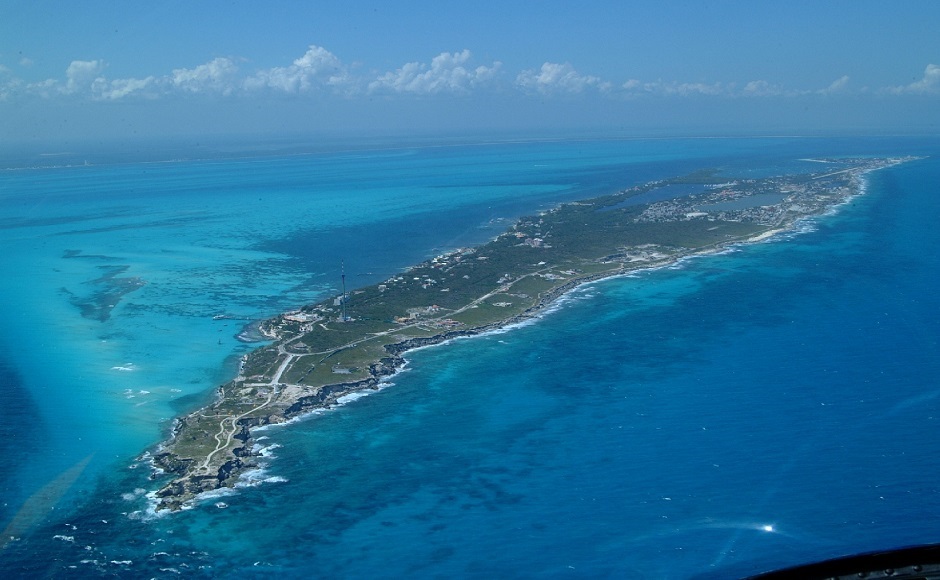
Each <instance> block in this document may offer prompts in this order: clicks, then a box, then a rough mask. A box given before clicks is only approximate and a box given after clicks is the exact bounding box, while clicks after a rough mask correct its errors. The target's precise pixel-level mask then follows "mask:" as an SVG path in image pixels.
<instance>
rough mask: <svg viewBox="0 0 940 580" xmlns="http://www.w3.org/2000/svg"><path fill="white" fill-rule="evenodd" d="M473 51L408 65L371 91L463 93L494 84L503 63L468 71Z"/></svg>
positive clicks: (377, 81)
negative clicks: (487, 84)
mask: <svg viewBox="0 0 940 580" xmlns="http://www.w3.org/2000/svg"><path fill="white" fill-rule="evenodd" d="M470 58H471V54H470V51H469V50H467V49H464V50H463V51H461V52H454V53H450V52H442V53H441V54H439V55H437V56H435V57H434V58H433V59H431V64H430V65H427V64H424V63H418V62H409V63H407V64H405V65H404V66H402V67H401V68H399V69H398V70H395V71H393V72H387V73H385V74H384V75H382V76H380V77H378V78H377V79H375V80H374V81H372V82H371V83H369V91H371V92H374V91H382V90H390V91H393V92H398V93H418V94H431V93H441V92H450V93H462V92H467V91H469V90H470V89H471V88H474V87H477V86H480V85H484V84H486V83H488V82H490V81H492V80H493V79H494V78H495V77H496V75H497V73H498V72H499V69H500V67H501V66H502V63H500V62H498V61H497V62H494V63H493V65H492V66H488V67H487V66H478V67H476V68H468V67H466V66H464V65H465V64H466V63H467V62H468V61H469V60H470Z"/></svg>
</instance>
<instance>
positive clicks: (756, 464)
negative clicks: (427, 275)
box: [0, 137, 940, 578]
mask: <svg viewBox="0 0 940 580" xmlns="http://www.w3.org/2000/svg"><path fill="white" fill-rule="evenodd" d="M56 153H57V154H56V155H35V156H31V155H26V154H21V155H19V156H18V157H16V158H13V157H11V158H9V159H6V160H5V161H4V160H0V161H3V163H0V165H2V166H4V167H6V169H0V244H2V245H0V248H2V256H0V321H2V325H0V401H2V413H0V452H2V455H0V456H2V458H3V462H2V464H0V500H2V503H0V528H2V529H3V530H4V531H3V536H2V537H0V570H2V571H3V572H4V573H5V574H7V575H8V576H10V577H30V578H36V577H56V578H70V577H75V578H96V577H141V578H152V577H156V578H175V577H178V576H182V577H196V578H216V577H220V578H227V577H238V578H253V577H269V576H277V577H298V578H299V577H304V578H306V577H322V578H398V577H419V578H425V577H447V578H454V577H457V578H461V577H467V578H492V577H500V578H504V577H509V578H512V577H575V578H624V577H639V578H691V577H707V578H727V577H741V576H746V575H748V574H754V573H757V572H761V571H766V570H770V569H773V568H779V567H784V566H789V565H795V564H800V563H806V562H808V561H811V560H818V559H823V558H828V557H835V556H840V555H846V554H852V553H857V552H864V551H872V550H878V549H885V548H890V547H898V546H906V545H912V544H922V543H931V542H940V525H938V522H940V479H938V474H940V292H938V291H937V288H940V254H938V248H940V227H938V224H937V218H938V216H940V139H935V138H902V137H891V138H888V137H881V138H838V139H824V138H796V137H792V138H749V139H743V138H736V139H650V140H640V139H637V140H628V139H599V138H598V139H580V140H579V139H563V140H554V141H547V140H541V141H526V140H517V141H512V142H508V141H502V142H500V141H492V142H483V141H476V142H469V143H459V142H454V141H450V142H446V143H438V144H436V143H434V142H431V141H422V142H420V143H418V142H411V143H410V144H409V143H407V142H405V143H402V142H395V141H385V142H378V141H373V142H371V143H368V144H365V143H362V144H358V145H357V144H355V143H350V142H345V143H343V144H342V146H341V145H340V144H338V143H337V144H336V145H335V146H333V147H331V146H330V144H329V143H325V144H324V143H318V144H317V145H316V147H313V146H311V147H308V148H307V149H305V148H304V146H303V145H302V144H294V145H292V146H291V147H290V148H289V150H288V148H286V147H285V148H282V149H281V150H279V149H278V148H277V147H268V148H265V149H263V150H262V149H261V148H257V149H256V150H252V148H251V147H243V148H240V149H237V148H235V147H232V148H230V149H228V150H225V151H222V150H217V151H215V152H214V153H213V154H208V153H207V152H206V151H199V152H185V151H182V152H177V153H176V154H174V155H173V156H168V154H167V153H166V151H164V150H161V151H160V152H159V153H158V152H156V151H154V152H152V153H148V151H147V150H146V148H145V147H144V148H139V149H136V150H135V151H134V154H135V155H136V156H134V155H129V154H128V152H127V151H126V150H123V151H120V152H118V151H112V152H108V150H107V148H102V149H100V150H97V151H95V152H93V153H89V154H88V155H85V154H83V153H82V152H68V153H67V154H66V153H64V152H56ZM859 155H860V156H880V155H886V156H901V155H917V156H921V157H922V158H921V159H919V160H916V161H910V162H908V163H905V164H902V165H899V166H896V167H892V168H889V169H885V170H881V171H878V172H874V173H872V174H870V175H869V176H868V180H867V181H868V183H867V191H866V193H865V195H863V196H860V197H857V198H855V199H854V200H853V201H851V202H850V203H848V204H846V205H844V206H842V207H841V208H840V209H839V210H838V211H837V212H836V213H834V214H832V215H827V216H823V217H819V218H815V219H813V220H811V221H808V222H805V223H803V224H801V227H800V228H799V231H798V232H796V233H793V234H787V235H783V236H778V237H776V238H773V239H771V240H770V241H768V242H764V243H759V244H753V245H749V246H739V247H734V248H731V249H729V250H728V251H726V252H724V253H722V254H720V255H711V256H705V257H698V258H694V259H690V260H686V261H684V262H682V263H681V264H679V265H677V266H676V267H672V268H667V269H660V270H654V271H648V272H642V273H640V274H637V275H634V276H631V277H623V278H617V279H610V280H606V281H602V282H597V283H592V284H590V285H586V286H583V287H581V288H579V289H577V290H576V291H574V292H572V293H571V294H569V295H568V296H566V297H565V298H564V299H562V300H561V301H560V302H559V303H558V304H557V306H556V307H555V308H553V309H552V310H551V311H550V312H548V313H546V314H545V315H544V316H542V317H541V318H540V319H538V320H537V321H535V322H532V323H527V324H525V325H522V326H520V327H516V328H512V329H508V330H506V331H503V332H500V333H494V334H489V335H485V336H482V337H476V338H471V339H464V340H457V341H453V342H450V343H447V344H445V345H441V346H438V347H433V348H428V349H423V350H419V351H413V352H411V353H409V354H408V355H407V358H408V361H409V363H408V365H407V367H406V370H405V371H404V372H402V373H400V374H398V375H396V376H395V377H394V378H393V379H392V380H391V381H390V382H389V383H388V384H387V385H386V387H385V388H383V389H382V390H380V391H378V392H377V393H374V394H371V395H369V396H365V397H361V398H355V399H354V400H350V401H349V402H348V403H347V404H345V405H343V406H341V407H338V408H335V409H332V410H330V411H326V412H322V413H319V414H315V415H311V416H308V417H307V418H305V419H303V420H301V421H299V422H296V423H293V424H290V425H288V426H283V427H277V428H271V429H267V430H262V431H259V432H257V433H256V435H257V436H258V437H259V438H260V441H259V445H262V446H264V447H265V448H266V454H267V455H268V459H267V460H266V461H267V465H266V467H265V468H264V470H262V471H259V472H256V473H253V474H251V476H250V477H249V478H247V479H246V480H245V481H244V482H243V484H242V485H241V486H240V487H239V488H238V489H237V490H236V491H234V492H232V493H227V494H219V495H218V496H216V497H211V498H206V499H205V500H204V501H202V502H201V503H199V504H198V505H196V506H195V507H193V508H192V509H190V510H187V511H184V512H180V513H175V514H169V515H160V516H155V515H154V514H153V513H152V509H151V504H150V502H149V500H148V498H147V493H148V492H151V491H153V490H155V489H156V488H157V487H158V486H159V483H160V482H159V481H153V480H151V479H150V477H149V476H150V470H149V469H148V464H147V462H146V456H144V457H143V459H141V456H142V454H145V453H146V452H148V451H153V450H154V449H155V448H156V446H157V445H158V444H159V443H160V441H162V440H163V439H165V438H166V436H167V435H168V433H169V429H170V427H171V421H172V418H173V417H174V416H176V415H179V414H182V413H185V412H188V411H191V410H193V409H195V408H197V407H199V406H201V405H203V404H205V403H206V402H208V401H210V400H211V397H212V393H213V389H214V387H216V386H217V385H219V384H221V383H223V382H225V381H226V380H228V379H229V378H231V377H232V376H233V375H234V373H235V365H236V364H237V359H238V357H239V356H241V355H242V354H244V353H245V352H247V351H248V350H249V349H251V348H254V347H255V346H257V345H256V344H248V343H245V342H242V341H240V340H239V339H238V335H239V334H240V333H241V332H242V331H243V330H244V329H245V328H246V327H249V326H250V324H251V323H252V321H256V320H258V319H261V318H264V317H267V316H271V315H273V314H275V313H278V312H281V311H284V310H288V309H290V308H293V307H296V306H300V305H302V304H305V303H308V302H313V301H316V300H319V299H321V298H323V297H324V296H326V295H328V294H329V293H335V292H336V291H337V288H338V286H339V282H340V270H341V264H343V263H344V264H345V271H346V273H347V282H348V283H351V284H352V286H362V285H367V284H371V283H374V282H378V281H380V280H382V279H385V278H387V277H389V276H391V275H392V274H394V273H396V272H398V271H400V270H402V269H404V268H406V267H407V266H409V265H410V264H413V263H416V262H419V261H421V260H423V259H425V258H428V257H431V256H433V255H436V254H439V253H441V252H443V251H446V250H449V249H453V248H455V247H459V246H467V245H473V244H478V243H481V242H484V241H486V240H487V239H489V238H491V237H493V236H495V235H497V234H499V233H500V232H501V231H503V229H505V228H506V227H508V226H509V225H510V224H511V223H512V222H513V221H514V220H515V219H516V218H518V217H519V216H522V215H527V214H531V213H534V212H536V211H539V210H541V209H545V208H549V207H552V206H553V205H556V204H558V203H560V202H564V201H567V200H575V199H579V198H584V197H589V196H593V195H597V194H601V193H609V192H613V191H616V190H618V189H621V188H624V187H629V186H632V185H635V184H638V183H643V182H646V181H649V180H652V179H658V178H664V177H669V176H673V175H680V174H684V173H687V172H691V171H695V170H698V169H703V168H719V169H720V170H721V171H722V173H723V174H725V175H728V176H729V177H749V176H763V175H775V174H780V173H788V172H795V171H805V170H810V169H814V167H813V163H812V162H810V161H807V159H808V158H818V157H823V156H833V157H836V156H838V157H842V156H859ZM86 162H87V164H86ZM11 537H13V538H15V539H11Z"/></svg>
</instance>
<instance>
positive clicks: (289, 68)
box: [0, 0, 940, 145]
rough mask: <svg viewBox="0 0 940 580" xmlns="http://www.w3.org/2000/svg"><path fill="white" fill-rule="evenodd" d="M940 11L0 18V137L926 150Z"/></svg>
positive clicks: (283, 5) (672, 8)
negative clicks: (785, 140) (578, 141)
mask: <svg viewBox="0 0 940 580" xmlns="http://www.w3.org/2000/svg"><path fill="white" fill-rule="evenodd" d="M938 20H940V3H936V2H930V1H909V2H903V3H887V2H877V1H872V0H863V1H858V0H855V1H851V2H849V1H843V0H840V1H835V2H826V3H810V2H791V3H784V4H781V3H771V2H743V1H728V2H695V3H681V4H680V3H669V4H663V3H654V2H644V3H623V2H613V1H609V2H592V3H568V2H562V1H556V0H551V1H545V2H512V3H503V2H493V1H490V0H487V1H485V2H477V3H473V4H470V3H458V2H430V1H425V0H422V1H417V2H408V3H395V4H393V3H379V2H367V1H362V0H356V1H352V2H348V1H347V2H317V3H310V4H300V3H292V2H283V1H275V2H269V3H263V4H261V3H236V4H234V5H231V4H229V3H222V2H218V1H214V0H213V1H208V2H201V3H184V2H177V1H174V2H163V3H133V4H128V3H122V2H117V1H114V0H98V1H93V2H87V3H82V4H80V5H78V4H75V5H62V4H60V3H54V2H50V1H48V0H41V1H34V2H26V1H22V0H16V1H11V2H6V3H4V4H3V6H2V7H0V141H2V142H3V143H2V144H7V145H9V144H11V143H17V142H44V141H62V140H65V141H76V142H77V141H83V140H85V141H89V140H96V139H113V138H119V139H123V138H130V137H134V138H141V137H143V138H150V137H174V136H184V135H193V134H201V135H212V136H225V135H236V134H237V135H246V134H247V135H271V134H278V133H306V134H318V133H319V134H322V133H342V134H349V135H357V134H365V133H372V132H385V133H399V134H408V133H410V132H458V133H459V132H469V131H473V132H477V133H479V132H486V131H497V130H499V131H518V132H525V131H529V132H533V131H538V132H552V131H570V130H579V131H586V130H603V131H616V132H620V133H623V134H629V135H633V134H635V135H650V134H764V133H776V134H780V133H786V134H795V133H799V134H833V133H836V134H838V133H850V134H860V133H875V134H877V133H936V131H937V129H938V126H940V106H938V105H940V35H938V34H936V23H937V22H938Z"/></svg>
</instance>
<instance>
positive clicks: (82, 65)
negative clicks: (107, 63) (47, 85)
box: [62, 60, 104, 94]
mask: <svg viewBox="0 0 940 580" xmlns="http://www.w3.org/2000/svg"><path fill="white" fill-rule="evenodd" d="M103 70H104V63H103V62H102V61H100V60H73V61H72V62H71V64H69V67H68V68H67V69H65V88H63V89H62V90H63V92H65V93H69V94H72V93H78V92H83V91H87V90H90V89H91V86H92V84H94V82H95V80H97V79H98V78H100V75H101V72H102V71H103Z"/></svg>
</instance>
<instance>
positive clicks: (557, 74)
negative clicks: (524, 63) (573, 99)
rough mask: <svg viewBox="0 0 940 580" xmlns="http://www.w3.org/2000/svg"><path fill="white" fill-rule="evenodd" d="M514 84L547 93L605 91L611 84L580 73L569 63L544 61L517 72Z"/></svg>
mask: <svg viewBox="0 0 940 580" xmlns="http://www.w3.org/2000/svg"><path fill="white" fill-rule="evenodd" d="M516 85H518V86H520V87H522V88H523V89H525V90H530V91H537V92H540V93H543V94H548V93H580V92H582V91H584V90H585V89H587V88H597V89H599V90H601V91H607V90H609V89H610V87H611V85H610V83H608V82H605V81H602V80H601V79H600V78H599V77H595V76H591V75H582V74H581V73H579V72H578V71H576V70H575V69H574V67H573V66H571V64H569V63H563V64H560V63H554V62H546V63H545V64H543V65H542V68H541V69H539V70H534V69H529V70H524V71H522V72H521V73H519V76H517V77H516Z"/></svg>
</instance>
